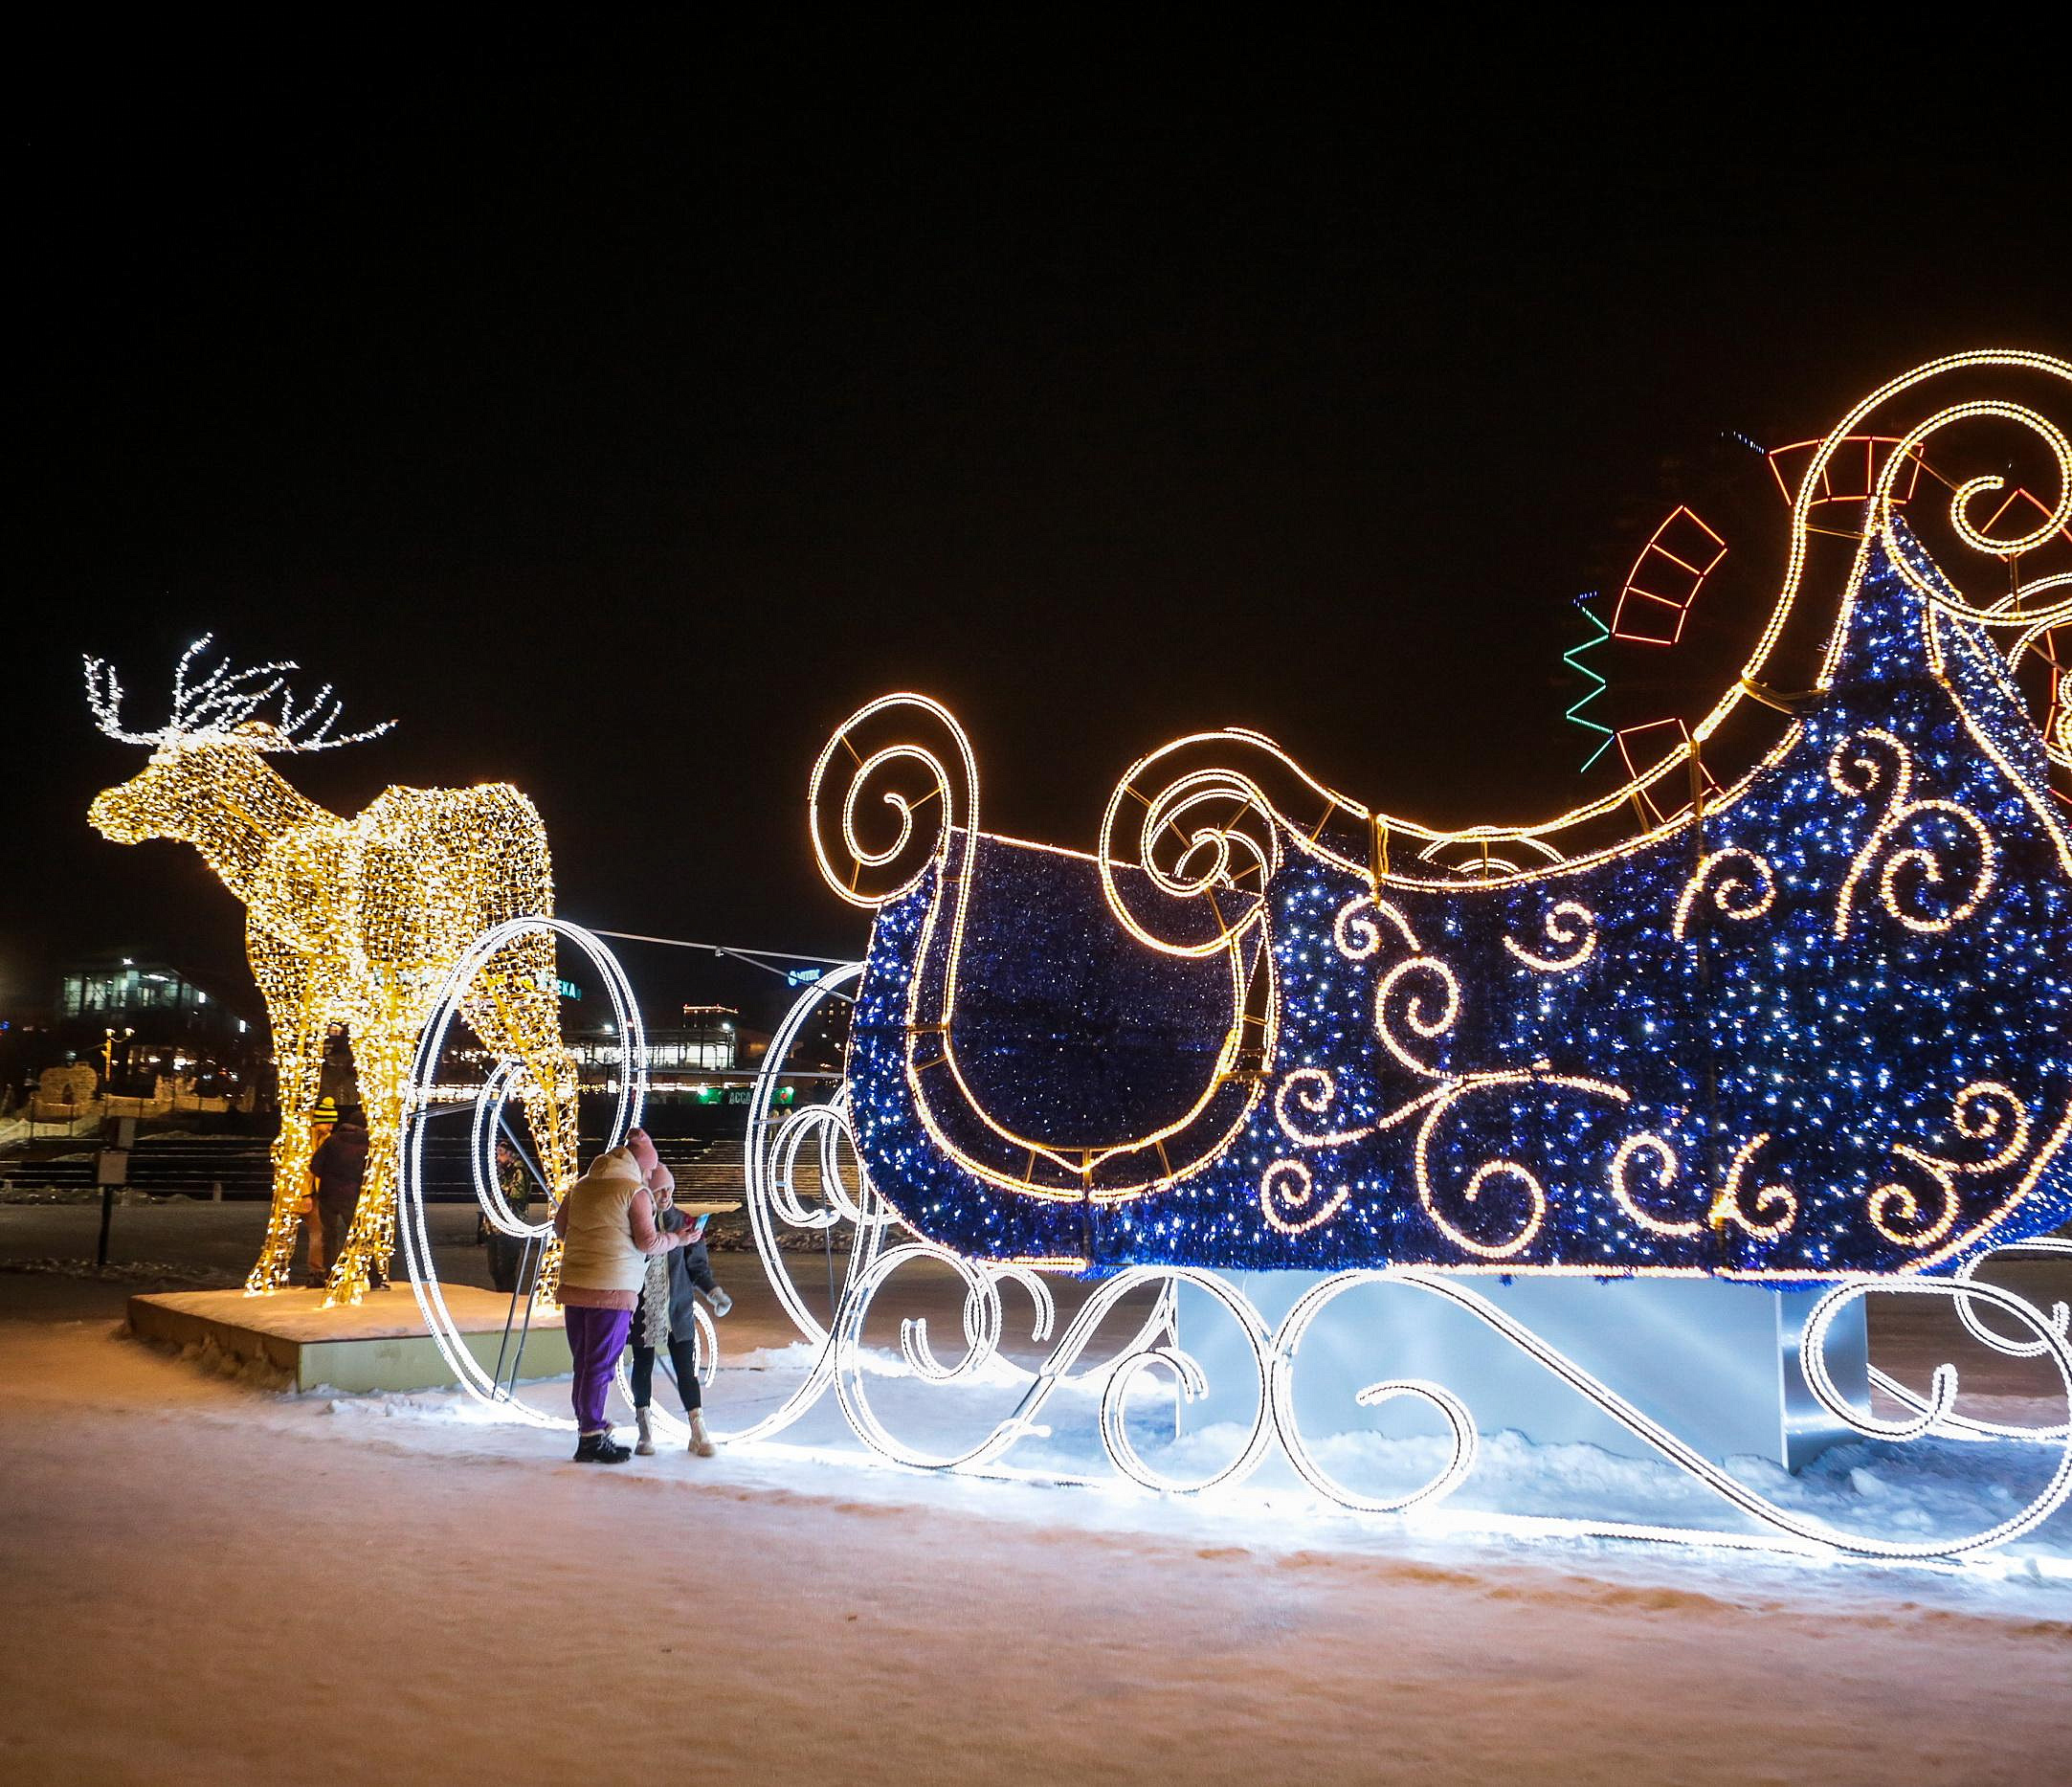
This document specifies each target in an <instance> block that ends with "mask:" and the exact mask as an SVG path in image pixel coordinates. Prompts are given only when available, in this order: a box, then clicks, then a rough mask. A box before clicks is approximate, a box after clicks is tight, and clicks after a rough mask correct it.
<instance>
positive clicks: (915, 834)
mask: <svg viewBox="0 0 2072 1787" xmlns="http://www.w3.org/2000/svg"><path fill="white" fill-rule="evenodd" d="M885 734H889V737H883V736H882V735H885ZM874 741H879V742H874ZM844 759H846V762H847V777H846V780H844V779H843V776H842V760H844ZM831 771H832V773H831ZM837 788H838V789H839V794H838V795H837V794H836V792H835V791H836V789H837ZM806 804H807V813H808V818H809V821H810V825H811V829H812V834H813V858H814V860H816V861H817V862H818V863H819V865H820V873H821V875H822V876H823V877H824V878H825V880H826V882H827V884H828V885H829V886H830V887H832V888H834V890H835V892H836V893H837V894H839V895H840V896H841V897H842V898H843V899H844V900H846V901H848V902H849V904H850V905H859V906H863V907H865V908H867V909H868V908H874V907H877V906H881V905H885V904H886V902H888V901H891V900H896V899H898V898H899V896H900V895H902V893H905V892H906V891H907V890H908V889H909V888H911V887H912V886H914V885H915V883H916V882H919V881H920V880H921V878H922V876H923V875H925V873H926V872H927V869H928V866H929V864H930V863H931V862H934V861H936V860H938V859H940V858H941V857H942V855H943V854H944V852H945V851H947V848H948V846H949V838H950V836H951V834H952V833H953V832H956V831H965V832H969V833H972V834H976V832H977V830H978V762H977V759H976V758H975V757H973V755H972V754H971V743H970V740H969V739H968V738H967V737H966V736H965V732H964V728H963V727H962V726H959V725H958V724H957V722H956V718H955V716H953V715H952V714H951V713H950V711H949V709H948V708H947V707H945V706H944V705H943V704H941V703H940V702H934V701H930V700H929V699H928V698H927V697H926V696H925V695H886V696H881V697H880V699H879V700H877V701H874V702H872V703H870V704H868V705H867V706H863V707H859V708H858V709H857V711H856V712H855V713H853V714H851V715H850V716H849V718H848V719H847V720H845V721H843V722H842V724H841V725H840V726H837V727H836V728H835V735H834V736H833V737H832V738H830V739H829V740H828V742H827V743H826V745H824V746H823V747H822V748H821V750H820V755H819V756H818V757H817V758H816V759H815V760H814V762H813V777H812V780H811V781H810V783H809V784H808V786H807V794H806ZM874 804H875V805H876V806H878V807H881V808H883V809H885V810H888V811H889V812H890V814H891V815H892V819H891V821H890V822H889V823H888V821H887V819H886V818H885V816H884V813H883V812H879V811H873V810H872V809H873V807H874ZM930 808H932V811H930V812H925V811H924V809H930ZM888 830H889V831H890V833H891V836H890V838H889V839H887V838H884V837H883V834H884V833H885V832H886V831H888Z"/></svg>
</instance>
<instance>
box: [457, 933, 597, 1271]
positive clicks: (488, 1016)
mask: <svg viewBox="0 0 2072 1787" xmlns="http://www.w3.org/2000/svg"><path fill="white" fill-rule="evenodd" d="M553 970H554V959H553V949H552V945H551V944H550V943H548V942H547V940H546V939H545V938H539V937H534V938H527V939H524V940H523V941H521V942H520V943H518V944H515V945H514V946H512V948H511V949H510V951H509V952H508V954H507V956H504V957H500V958H499V959H498V960H497V961H496V962H495V963H493V964H491V966H490V968H489V969H488V970H487V971H486V972H484V973H483V974H482V975H481V976H480V977H479V979H478V980H477V982H476V984H475V986H474V987H473V988H472V989H471V990H470V993H469V995H468V999H467V1002H466V1004H465V1006H464V1008H463V1010H464V1011H465V1014H466V1016H467V1020H468V1023H469V1024H470V1025H471V1026H472V1027H473V1029H474V1031H475V1034H476V1035H477V1036H478V1037H479V1038H480V1039H481V1040H482V1042H483V1044H484V1046H486V1047H488V1048H490V1049H493V1050H495V1051H496V1052H497V1053H498V1054H499V1055H501V1056H503V1057H505V1058H506V1059H508V1060H512V1061H519V1062H521V1063H523V1065H524V1069H525V1077H524V1082H523V1093H522V1095H523V1098H524V1106H525V1122H526V1126H527V1128H530V1130H531V1132H532V1146H533V1150H534V1153H535V1156H536V1157H537V1159H538V1160H539V1163H540V1171H541V1173H544V1174H545V1175H546V1182H547V1186H548V1188H549V1189H548V1196H549V1199H550V1201H551V1202H553V1203H559V1202H560V1201H561V1195H562V1193H563V1192H564V1191H565V1190H566V1189H567V1188H568V1183H569V1181H570V1180H572V1179H573V1178H574V1177H575V1176H576V1091H575V1088H576V1062H575V1057H574V1056H573V1055H572V1054H571V1053H570V1052H569V1051H568V1049H566V1048H564V1047H563V1046H562V1041H561V1014H560V1006H559V1003H558V1001H557V997H556V995H555V994H554V993H553V991H552V988H553V984H554V980H553ZM560 1276H561V1242H560V1241H559V1240H557V1239H555V1238H553V1237H549V1238H548V1240H547V1242H546V1251H545V1253H544V1255H543V1256H542V1259H541V1262H540V1271H539V1276H538V1279H537V1281H536V1288H535V1291H534V1295H535V1297H536V1298H537V1299H538V1301H539V1303H540V1305H541V1306H542V1307H552V1306H553V1303H554V1287H555V1285H556V1284H557V1283H558V1282H559V1280H560Z"/></svg>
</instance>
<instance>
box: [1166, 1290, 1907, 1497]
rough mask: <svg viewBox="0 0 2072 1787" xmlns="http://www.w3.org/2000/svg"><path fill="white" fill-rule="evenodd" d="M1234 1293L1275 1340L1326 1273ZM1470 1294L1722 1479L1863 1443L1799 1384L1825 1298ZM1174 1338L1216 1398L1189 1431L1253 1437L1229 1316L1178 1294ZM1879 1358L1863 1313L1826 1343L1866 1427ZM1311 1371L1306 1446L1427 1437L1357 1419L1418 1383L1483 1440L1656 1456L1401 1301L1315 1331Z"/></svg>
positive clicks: (1303, 1383)
mask: <svg viewBox="0 0 2072 1787" xmlns="http://www.w3.org/2000/svg"><path fill="white" fill-rule="evenodd" d="M1225 1276H1226V1277H1228V1278H1229V1279H1230V1280H1231V1281H1232V1283H1234V1284H1236V1285H1237V1287H1238V1288H1239V1289H1240V1290H1242V1291H1243V1292H1244V1294H1245V1295H1246V1296H1247V1297H1248V1298H1250V1299H1251V1300H1252V1302H1253V1304H1254V1305H1255V1306H1256V1307H1258V1309H1259V1313H1260V1314H1261V1315H1263V1316H1264V1317H1265V1318H1266V1320H1267V1321H1268V1322H1269V1323H1271V1324H1275V1325H1278V1324H1279V1323H1280V1321H1281V1318H1282V1317H1283V1316H1284V1315H1286V1314H1287V1312H1288V1310H1289V1309H1290V1308H1292V1307H1294V1305H1295V1302H1296V1299H1297V1298H1299V1297H1300V1296H1302V1294H1303V1292H1304V1291H1306V1290H1308V1289H1309V1288H1310V1286H1311V1285H1313V1284H1317V1283H1318V1282H1319V1281H1320V1280H1321V1279H1323V1278H1324V1277H1326V1274H1324V1273H1318V1272H1232V1273H1227V1274H1226V1275H1225ZM1461 1282H1463V1283H1464V1284H1466V1285H1467V1286H1468V1287H1469V1288H1470V1289H1472V1290H1474V1291H1475V1292H1477V1293H1478V1294H1479V1295H1481V1296H1482V1297H1485V1298H1487V1299H1488V1300H1489V1301H1490V1302H1491V1303H1493V1304H1495V1305H1496V1306H1497V1307H1499V1308H1500V1309H1502V1310H1503V1311H1504V1313H1505V1314H1506V1315H1508V1316H1510V1317H1511V1318H1513V1319H1514V1320H1515V1321H1518V1322H1521V1323H1523V1324H1524V1325H1525V1326H1526V1327H1528V1328H1530V1329H1532V1330H1533V1331H1534V1332H1535V1333H1536V1334H1538V1335H1539V1337H1540V1338H1541V1339H1542V1340H1544V1341H1545V1342H1546V1343H1547V1344H1548V1345H1549V1346H1551V1347H1553V1348H1555V1349H1556V1350H1558V1351H1561V1352H1564V1353H1566V1354H1567V1355H1568V1356H1569V1357H1570V1358H1571V1359H1572V1360H1574V1361H1575V1362H1576V1363H1577V1364H1578V1365H1580V1366H1582V1367H1584V1368H1585V1369H1586V1370H1587V1371H1589V1372H1590V1373H1591V1374H1593V1376H1595V1377H1596V1378H1598V1379H1599V1380H1600V1381H1601V1382H1603V1383H1604V1384H1606V1385H1608V1386H1609V1387H1610V1388H1611V1389H1613V1390H1615V1391H1616V1392H1617V1393H1618V1394H1619V1395H1620V1396H1624V1397H1625V1398H1626V1399H1627V1400H1628V1401H1629V1402H1632V1403H1633V1404H1635V1405H1636V1406H1637V1407H1638V1408H1639V1409H1640V1411H1641V1412H1642V1413H1643V1414H1646V1415H1648V1416H1649V1417H1651V1418H1653V1419H1655V1420H1656V1421H1659V1422H1660V1424H1661V1425H1662V1426H1664V1427H1666V1428H1668V1429H1669V1430H1670V1431H1671V1432H1672V1433H1674V1434H1676V1435H1677V1436H1678V1437H1679V1438H1680V1439H1682V1441H1684V1442H1685V1443H1686V1444H1687V1445H1690V1446H1692V1447H1694V1448H1695V1449H1696V1450H1698V1451H1700V1452H1702V1453H1704V1455H1705V1456H1706V1457H1707V1458H1709V1459H1711V1460H1713V1461H1714V1462H1715V1463H1724V1462H1725V1461H1726V1460H1727V1459H1729V1458H1747V1457H1754V1458H1763V1459H1768V1460H1770V1461H1771V1462H1772V1463H1778V1464H1782V1465H1783V1466H1784V1467H1785V1468H1786V1469H1788V1470H1794V1471H1796V1470H1798V1469H1801V1468H1802V1467H1803V1466H1804V1465H1806V1464H1808V1463H1811V1462H1812V1461H1813V1460H1814V1459H1816V1458H1817V1457H1818V1456H1819V1455H1820V1453H1822V1452H1823V1451H1825V1450H1826V1449H1827V1448H1828V1447H1829V1446H1831V1445H1836V1444H1840V1443H1846V1442H1848V1441H1856V1440H1860V1439H1861V1438H1862V1436H1861V1435H1860V1434H1859V1433H1856V1432H1854V1431H1853V1430H1851V1429H1850V1428H1848V1427H1846V1426H1843V1425H1842V1424H1841V1423H1840V1422H1838V1421H1837V1420H1835V1419H1834V1418H1833V1417H1832V1416H1830V1415H1829V1414H1828V1413H1827V1412H1826V1411H1825V1410H1824V1409H1823V1408H1821V1406H1820V1405H1819V1404H1818V1403H1817V1402H1816V1400H1815V1399H1814V1396H1813V1393H1812V1392H1811V1391H1810V1390H1809V1389H1808V1388H1807V1386H1806V1381H1805V1377H1804V1374H1802V1373H1801V1371H1800V1369H1799V1357H1798V1342H1799V1334H1800V1332H1801V1330H1802V1329H1803V1328H1804V1325H1805V1322H1806V1319H1807V1317H1808V1316H1810V1315H1811V1314H1812V1313H1813V1307H1814V1305H1815V1304H1816V1303H1817V1302H1818V1301H1819V1299H1820V1293H1819V1292H1818V1291H1816V1290H1805V1291H1788V1290H1773V1289H1771V1287H1769V1286H1768V1285H1764V1284H1736V1283H1733V1282H1731V1281H1729V1280H1725V1279H1619V1280H1615V1281H1612V1282H1610V1283H1600V1282H1599V1281H1597V1280H1595V1279H1576V1278H1529V1279H1528V1278H1520V1279H1516V1280H1514V1281H1512V1282H1511V1283H1510V1284H1505V1283H1504V1281H1503V1280H1502V1279H1500V1278H1495V1277H1483V1276H1481V1275H1476V1276H1472V1277H1469V1278H1467V1279H1465V1280H1463V1281H1461ZM1178 1321H1179V1334H1180V1345H1181V1346H1182V1347H1184V1348H1185V1349H1186V1350H1187V1351H1189V1352H1191V1353H1192V1354H1193V1355H1194V1356H1195V1357H1196V1358H1197V1359H1198V1360H1200V1362H1201V1364H1202V1366H1203V1367H1204V1369H1205V1370H1206V1371H1207V1373H1208V1377H1209V1384H1210V1391H1209V1394H1208V1396H1205V1397H1201V1398H1199V1399H1197V1400H1195V1401H1192V1402H1184V1401H1183V1402H1182V1404H1181V1406H1180V1426H1181V1429H1182V1431H1183V1432H1185V1431H1194V1430H1198V1429H1200V1428H1202V1427H1205V1426H1208V1425H1211V1424H1213V1423H1214V1422H1216V1421H1221V1420H1234V1419H1235V1420H1249V1419H1250V1418H1251V1411H1252V1407H1253V1405H1254V1403H1255V1402H1256V1397H1255V1396H1253V1393H1252V1391H1251V1388H1250V1381H1251V1377H1252V1373H1251V1370H1250V1367H1249V1364H1248V1355H1247V1353H1246V1350H1245V1346H1244V1342H1243V1341H1242V1339H1241V1338H1240V1337H1239V1336H1238V1334H1237V1330H1236V1329H1235V1327H1234V1326H1233V1324H1232V1322H1231V1320H1230V1318H1229V1316H1228V1315H1226V1314H1224V1313H1222V1312H1221V1311H1220V1310H1219V1309H1218V1308H1217V1307H1214V1302H1213V1300H1212V1299H1211V1298H1210V1297H1209V1296H1208V1295H1207V1294H1206V1293H1204V1292H1202V1291H1198V1290H1195V1289H1193V1288H1192V1287H1191V1286H1187V1285H1182V1286H1181V1288H1180V1291H1179V1305H1178ZM1869 1351H1870V1348H1869V1337H1868V1334H1867V1332H1866V1330H1865V1327H1864V1319H1863V1303H1862V1301H1861V1300H1859V1301H1858V1302H1857V1303H1856V1304H1854V1305H1853V1306H1851V1307H1849V1308H1848V1309H1845V1310H1844V1311H1843V1312H1842V1314H1841V1316H1840V1317H1839V1318H1838V1320H1837V1322H1836V1323H1835V1326H1834V1327H1833V1328H1832V1329H1830V1330H1829V1339H1828V1347H1827V1364H1828V1370H1829V1373H1830V1374H1831V1375H1832V1376H1833V1378H1834V1380H1835V1385H1836V1388H1837V1389H1838V1390H1839V1391H1840V1392H1841V1394H1842V1395H1843V1396H1845V1397H1847V1398H1848V1400H1849V1401H1850V1402H1851V1403H1852V1404H1854V1405H1855V1406H1857V1407H1859V1408H1862V1409H1865V1410H1867V1409H1868V1408H1869V1407H1870V1384H1869V1369H1870V1359H1869ZM1303 1368H1304V1369H1303V1373H1302V1374H1301V1375H1300V1376H1299V1378H1298V1380H1297V1381H1298V1385H1299V1389H1298V1394H1297V1402H1296V1413H1297V1417H1298V1418H1299V1420H1300V1421H1301V1424H1302V1427H1303V1431H1304V1432H1305V1433H1306V1434H1309V1435H1310V1436H1312V1437H1318V1436H1322V1435H1326V1434H1331V1433H1339V1432H1348V1431H1353V1430H1357V1429H1368V1430H1374V1431H1379V1432H1382V1433H1386V1434H1390V1435H1392V1436H1398V1437H1400V1436H1404V1435H1408V1434H1411V1433H1413V1432H1420V1431H1431V1430H1432V1426H1433V1418H1432V1417H1431V1415H1430V1414H1429V1412H1426V1413H1423V1414H1420V1413H1418V1412H1417V1410H1416V1406H1415V1404H1396V1405H1383V1406H1382V1407H1380V1408H1377V1409H1372V1410H1366V1409H1360V1408H1356V1407H1355V1406H1354V1403H1353V1397H1354V1396H1355V1395H1356V1394H1357V1393H1358V1392H1359V1391H1360V1390H1361V1389H1363V1388H1364V1387H1365V1386H1367V1385H1369V1384H1371V1383H1374V1382H1376V1381H1377V1380H1379V1379H1382V1378H1399V1377H1411V1378H1422V1379H1425V1380H1426V1381H1428V1382H1432V1383H1437V1384H1440V1385H1443V1386H1444V1387H1445V1388H1446V1389H1448V1390H1450V1391H1452V1392H1453V1393H1454V1395H1455V1396H1458V1397H1459V1398H1460V1400H1461V1401H1463V1402H1464V1403H1466V1405H1467V1407H1468V1409H1469V1410H1470V1412H1471V1413H1472V1414H1473V1415H1474V1418H1475V1426H1476V1429H1477V1431H1478V1432H1480V1433H1482V1434H1494V1433H1500V1432H1504V1431H1512V1432H1517V1433H1520V1434H1523V1435H1524V1436H1525V1437H1526V1439H1527V1440H1529V1441H1532V1442H1533V1443H1534V1444H1536V1445H1556V1444H1569V1443H1576V1442H1582V1443H1586V1444H1590V1445H1595V1446H1600V1447H1602V1448H1603V1449H1604V1450H1605V1451H1607V1452H1613V1453H1616V1454H1618V1455H1620V1456H1623V1457H1629V1458H1654V1457H1657V1456H1659V1455H1658V1454H1657V1453H1656V1452H1654V1450H1653V1449H1652V1448H1651V1447H1649V1446H1648V1445H1647V1444H1646V1443H1645V1442H1644V1441H1641V1440H1640V1439H1639V1438H1638V1437H1637V1436H1636V1435H1635V1434H1634V1433H1633V1432H1631V1431H1630V1430H1629V1429H1628V1428H1626V1427H1625V1426H1623V1425H1621V1424H1620V1423H1619V1422H1617V1421H1615V1420H1614V1419H1613V1418H1611V1417H1610V1416H1609V1415H1607V1414H1606V1413H1605V1412H1604V1411H1603V1410H1602V1409H1600V1408H1598V1407H1597V1406H1596V1405H1595V1404H1594V1403H1593V1402H1591V1401H1590V1400H1589V1399H1587V1398H1586V1397H1584V1396H1580V1395H1578V1394H1577V1393H1576V1392H1574V1391H1573V1390H1571V1389H1570V1388H1569V1387H1568V1386H1567V1385H1566V1384H1564V1383H1563V1382H1561V1381H1560V1379H1558V1378H1556V1377H1555V1376H1554V1375H1553V1374H1551V1373H1550V1372H1548V1370H1547V1369H1546V1367H1545V1366H1543V1365H1541V1364H1540V1363H1538V1362H1537V1361H1536V1360H1534V1359H1532V1358H1530V1357H1529V1356H1527V1355H1526V1353H1525V1352H1523V1351H1520V1350H1519V1349H1518V1348H1517V1347H1515V1346H1514V1345H1512V1344H1511V1342H1510V1341H1508V1340H1506V1339H1505V1338H1504V1336H1503V1335H1502V1334H1500V1333H1498V1332H1497V1331H1496V1330H1495V1329H1491V1328H1490V1327H1488V1326H1487V1325H1486V1324H1485V1323H1483V1322H1482V1321H1481V1320H1479V1319H1478V1318H1476V1317H1475V1316H1473V1315H1471V1314H1469V1313H1468V1312H1467V1311H1466V1310H1464V1309H1461V1308H1459V1307H1456V1306H1454V1305H1451V1304H1447V1303H1443V1302H1441V1301H1439V1300H1438V1299H1436V1298H1434V1297H1431V1296H1428V1295H1425V1294H1423V1293H1420V1292H1417V1291H1415V1290H1411V1289H1408V1288H1405V1287H1403V1286H1400V1285H1398V1286H1385V1287H1376V1288H1372V1289H1363V1290H1357V1291H1353V1292H1349V1293H1348V1294H1347V1295H1346V1296H1345V1297H1343V1298H1342V1299H1340V1301H1339V1302H1338V1303H1337V1304H1336V1305H1334V1306H1333V1307H1332V1309H1331V1311H1330V1312H1329V1313H1328V1314H1327V1315H1326V1317H1325V1318H1324V1319H1322V1320H1320V1321H1319V1322H1318V1323H1317V1324H1316V1325H1315V1326H1314V1327H1313V1328H1312V1329H1310V1331H1309V1334H1308V1336H1307V1338H1306V1339H1305V1340H1304V1341H1303ZM1240 1404H1241V1405H1242V1406H1240Z"/></svg>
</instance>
